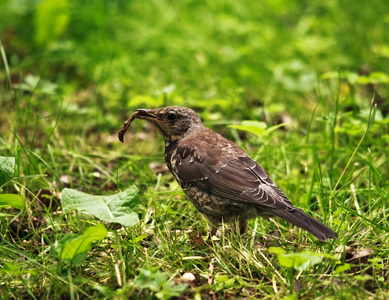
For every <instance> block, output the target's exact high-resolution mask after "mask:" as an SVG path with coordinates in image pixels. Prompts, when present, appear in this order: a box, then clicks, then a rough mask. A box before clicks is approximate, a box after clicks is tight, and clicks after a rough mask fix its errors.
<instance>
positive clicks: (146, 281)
mask: <svg viewBox="0 0 389 300" xmlns="http://www.w3.org/2000/svg"><path fill="white" fill-rule="evenodd" d="M138 270H139V275H138V276H137V277H136V278H135V280H134V284H135V286H136V287H137V288H139V289H150V290H151V291H153V292H156V293H155V295H156V296H157V298H159V299H170V298H172V297H177V296H179V295H180V294H181V293H183V292H184V291H185V290H186V288H187V284H174V282H173V281H172V280H170V279H168V276H167V275H166V274H165V273H163V272H161V271H159V270H158V269H156V268H150V269H142V268H140V269H138Z"/></svg>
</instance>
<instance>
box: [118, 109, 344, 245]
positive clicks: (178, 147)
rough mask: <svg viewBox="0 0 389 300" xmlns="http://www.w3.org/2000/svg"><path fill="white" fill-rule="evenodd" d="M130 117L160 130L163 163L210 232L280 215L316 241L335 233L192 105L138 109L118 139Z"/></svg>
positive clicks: (242, 227) (244, 227) (333, 236)
mask: <svg viewBox="0 0 389 300" xmlns="http://www.w3.org/2000/svg"><path fill="white" fill-rule="evenodd" d="M134 119H143V120H147V121H149V122H150V123H151V124H152V125H154V126H155V127H156V128H157V130H158V131H159V133H160V134H161V135H162V137H163V139H164V143H165V161H166V164H167V167H168V168H169V170H170V172H171V173H172V174H173V175H174V177H175V179H176V180H177V182H178V184H179V185H180V186H181V188H182V190H183V191H184V193H185V194H186V196H187V198H188V199H189V200H190V201H191V202H192V203H193V205H194V206H195V207H196V209H197V210H198V211H199V212H200V213H201V214H202V215H204V216H205V217H206V219H208V221H209V228H210V234H211V236H213V235H214V234H215V233H216V232H217V229H218V226H219V225H220V224H221V223H223V222H236V224H237V225H238V226H239V233H240V234H244V233H245V232H246V231H247V227H248V220H250V219H252V218H256V217H264V218H269V217H279V218H281V219H283V220H285V221H287V222H289V223H292V224H293V225H296V226H298V227H300V228H302V229H303V230H305V231H307V232H309V233H310V234H312V235H313V236H314V237H315V238H317V239H318V240H319V241H322V242H327V240H328V239H337V238H338V234H337V233H336V232H335V231H333V230H332V229H331V228H329V227H328V226H326V225H324V224H323V223H321V222H319V221H318V220H316V219H314V218H313V217H311V216H309V215H308V214H306V213H304V212H303V211H301V210H300V209H297V208H296V207H295V206H294V205H293V204H292V203H291V201H290V200H289V199H288V197H287V196H286V195H285V194H284V193H283V192H282V191H281V190H280V189H279V188H278V187H277V186H276V185H275V184H274V182H273V181H272V179H271V178H270V176H269V174H268V173H267V172H266V171H265V170H264V169H263V168H262V167H261V166H260V165H259V164H258V163H257V162H256V161H255V160H254V159H252V158H251V157H250V156H249V155H248V154H247V153H246V152H245V151H244V150H243V149H241V148H240V147H239V146H238V145H236V144H235V143H233V142H231V141H230V140H228V139H226V138H224V137H223V136H221V135H220V134H218V133H216V132H215V131H213V130H211V129H210V128H207V127H205V126H204V125H203V123H202V121H201V119H200V117H199V116H198V115H197V113H196V112H195V111H194V110H192V109H190V108H186V107H179V106H169V107H161V108H156V109H137V110H135V112H134V113H133V114H132V116H131V117H130V118H129V119H128V120H127V121H126V122H125V123H124V125H123V126H122V127H121V129H120V130H119V131H118V138H119V140H120V141H121V142H123V138H124V134H125V133H126V131H127V129H128V127H129V126H130V124H131V122H132V121H133V120H134Z"/></svg>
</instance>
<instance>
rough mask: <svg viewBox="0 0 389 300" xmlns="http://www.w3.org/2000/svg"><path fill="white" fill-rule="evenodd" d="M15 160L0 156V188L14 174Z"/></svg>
mask: <svg viewBox="0 0 389 300" xmlns="http://www.w3.org/2000/svg"><path fill="white" fill-rule="evenodd" d="M14 168H15V158H14V157H4V156H0V186H2V185H3V184H4V183H6V182H7V181H8V180H9V179H10V178H11V177H12V174H13V173H14Z"/></svg>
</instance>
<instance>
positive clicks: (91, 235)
mask: <svg viewBox="0 0 389 300" xmlns="http://www.w3.org/2000/svg"><path fill="white" fill-rule="evenodd" d="M106 236H107V229H106V228H105V226H104V224H98V225H97V226H91V227H88V228H87V229H86V230H85V231H84V233H82V234H80V235H70V236H67V237H65V238H64V239H63V241H62V242H61V251H60V258H61V260H63V261H64V262H67V263H71V264H72V265H80V264H81V263H82V262H83V261H84V259H85V257H86V256H87V254H88V251H90V250H91V249H92V242H93V241H95V240H101V239H103V238H105V237H106Z"/></svg>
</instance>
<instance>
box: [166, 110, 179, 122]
mask: <svg viewBox="0 0 389 300" xmlns="http://www.w3.org/2000/svg"><path fill="white" fill-rule="evenodd" d="M176 118H177V115H176V113H175V112H173V111H171V112H169V113H168V114H167V119H168V120H170V121H173V120H175V119H176Z"/></svg>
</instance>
